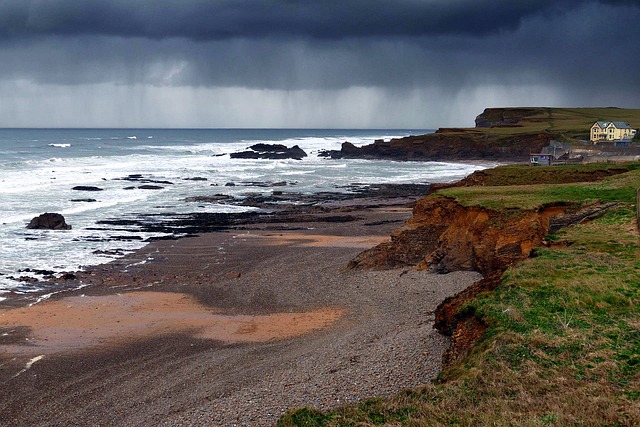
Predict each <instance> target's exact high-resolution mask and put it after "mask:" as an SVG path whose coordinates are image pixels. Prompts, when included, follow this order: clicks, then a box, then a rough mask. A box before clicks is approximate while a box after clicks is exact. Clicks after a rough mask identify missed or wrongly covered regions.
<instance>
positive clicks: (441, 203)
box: [349, 196, 618, 364]
mask: <svg viewBox="0 0 640 427" xmlns="http://www.w3.org/2000/svg"><path fill="white" fill-rule="evenodd" d="M616 205H618V204H617V203H609V204H601V203H593V204H590V205H586V206H583V205H578V204H556V205H552V206H545V207H542V208H540V209H536V210H522V209H511V210H503V211H494V210H490V209H485V208H480V207H473V206H472V207H466V206H463V205H461V204H460V203H458V202H457V201H455V200H453V199H450V198H446V197H443V196H431V197H427V198H423V199H421V200H419V201H418V202H417V203H416V205H415V207H414V211H413V217H412V218H411V219H410V220H409V221H407V222H406V223H405V224H404V225H403V226H402V227H400V228H399V229H397V230H396V231H395V232H394V233H393V234H392V236H391V241H390V242H387V243H382V244H380V245H378V246H376V247H374V248H372V249H369V250H367V251H364V252H362V253H360V254H359V255H358V256H357V257H356V258H355V259H353V260H352V261H351V262H350V264H349V267H350V268H373V269H387V268H401V267H407V268H417V269H430V270H433V271H435V272H439V273H447V272H451V271H456V270H474V271H478V272H480V273H481V274H482V275H483V276H484V279H482V280H480V281H478V282H476V283H474V284H473V285H471V286H470V287H468V288H467V289H465V290H464V291H463V292H461V293H459V294H457V295H455V296H453V297H449V298H447V299H446V300H445V301H444V302H442V303H441V304H440V305H439V306H438V308H437V310H436V313H435V315H436V319H435V327H436V329H438V330H439V331H440V332H441V333H443V334H446V335H449V336H451V338H452V346H451V348H450V350H449V352H448V353H447V354H446V355H445V359H444V362H445V364H447V363H449V362H452V361H455V360H457V359H458V358H460V357H461V356H464V355H465V354H466V352H467V351H468V349H469V348H470V347H471V346H472V345H473V344H474V343H475V342H476V341H477V339H478V338H479V337H481V336H482V334H483V333H484V331H485V330H486V325H484V324H483V323H482V322H481V321H480V320H479V319H478V318H477V317H476V316H474V313H469V312H465V311H461V310H460V308H461V307H462V306H464V305H465V304H466V302H468V301H470V300H472V299H473V298H475V296H476V295H478V294H479V293H480V292H486V291H491V290H493V289H495V288H496V287H497V286H498V285H499V284H500V280H501V276H502V274H503V272H504V271H505V270H506V269H507V268H508V267H509V266H511V265H513V264H515V263H517V262H521V261H523V260H525V259H526V258H528V257H530V256H532V254H534V253H535V248H536V247H540V246H543V245H546V244H548V243H547V242H546V241H545V237H546V236H547V234H548V233H552V232H555V231H557V230H558V229H560V228H562V227H565V226H568V225H572V224H576V223H579V222H582V221H584V220H585V219H591V218H594V217H597V216H600V215H602V214H603V213H604V212H606V211H607V210H608V209H610V208H612V207H613V206H616Z"/></svg>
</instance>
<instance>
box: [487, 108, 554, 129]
mask: <svg viewBox="0 0 640 427" xmlns="http://www.w3.org/2000/svg"><path fill="white" fill-rule="evenodd" d="M541 112H542V110H541V109H540V108H487V109H485V110H484V111H483V112H482V114H480V115H478V116H477V117H476V120H475V122H476V127H478V128H496V127H520V126H523V122H524V121H529V122H531V121H534V119H532V117H533V116H536V115H540V113H541Z"/></svg>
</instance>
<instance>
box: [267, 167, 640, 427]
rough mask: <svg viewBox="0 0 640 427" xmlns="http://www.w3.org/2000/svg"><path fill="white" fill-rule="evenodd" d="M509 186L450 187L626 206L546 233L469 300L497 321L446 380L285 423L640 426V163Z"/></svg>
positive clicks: (506, 197)
mask: <svg viewBox="0 0 640 427" xmlns="http://www.w3.org/2000/svg"><path fill="white" fill-rule="evenodd" d="M500 188H501V189H502V190H503V191H502V192H501V191H499V189H497V188H493V187H478V188H452V189H447V190H445V192H446V194H447V196H449V197H455V198H457V199H459V200H460V201H462V202H463V203H465V204H470V205H479V206H484V207H491V208H494V209H510V208H514V207H522V205H521V204H526V206H527V207H531V208H535V207H536V206H542V205H544V204H547V203H557V202H559V201H562V202H572V203H575V202H578V203H590V202H592V201H594V200H603V201H616V202H621V205H619V206H618V207H617V208H616V209H614V210H611V211H609V212H608V213H607V214H605V215H604V216H602V217H601V218H599V219H597V220H594V221H592V222H589V223H586V224H581V225H578V226H574V227H570V228H566V229H563V230H561V231H559V232H558V233H557V234H555V235H551V236H548V240H549V241H553V242H555V244H553V245H551V246H550V247H546V248H543V249H538V250H537V251H536V256H535V257H533V258H530V259H528V260H526V261H525V262H523V263H521V264H519V265H517V266H515V267H513V268H510V269H509V270H507V271H506V273H505V274H504V275H503V277H502V283H501V284H500V285H499V286H498V288H497V289H496V290H495V291H494V292H491V293H486V294H483V295H481V296H479V297H478V298H476V299H475V300H474V301H472V302H470V303H468V304H467V305H466V306H465V307H464V308H463V310H464V311H466V312H468V313H472V314H474V315H475V316H477V317H478V318H480V319H481V320H482V321H483V322H485V323H486V324H487V325H489V328H488V331H487V333H486V334H485V335H484V337H483V338H482V339H481V341H480V342H479V343H478V344H477V345H476V346H475V347H474V349H473V350H472V351H471V353H470V354H469V355H468V356H467V357H466V358H465V359H464V360H462V361H461V362H458V363H457V364H455V365H453V366H449V367H447V368H446V369H445V370H444V371H443V372H442V373H441V375H440V377H439V381H438V383H437V384H432V385H427V386H425V387H423V388H420V389H415V390H410V391H406V392H404V393H402V394H400V395H398V396H394V397H391V398H384V399H382V398H378V399H372V400H369V401H366V402H363V403H361V404H359V405H354V406H349V407H345V408H340V409H337V410H335V411H333V412H330V413H321V412H319V411H317V410H315V409H310V408H304V409H300V410H297V411H292V412H290V413H288V414H287V415H285V416H284V417H283V418H282V419H281V420H280V421H279V423H278V425H279V426H373V425H398V426H400V425H403V426H404V425H406V426H433V425H460V426H489V425H490V426H514V425H518V426H521V425H522V426H573V425H576V426H634V425H640V238H639V236H638V231H637V228H636V213H635V207H634V206H635V191H636V189H637V188H640V170H637V169H636V170H632V171H631V172H628V173H626V174H622V175H617V176H614V177H610V178H606V179H605V180H603V181H601V182H598V183H578V184H564V185H559V186H555V185H551V186H549V185H546V186H545V185H541V186H537V185H536V186H525V187H523V186H518V188H513V187H510V186H506V187H500ZM496 200H499V202H496Z"/></svg>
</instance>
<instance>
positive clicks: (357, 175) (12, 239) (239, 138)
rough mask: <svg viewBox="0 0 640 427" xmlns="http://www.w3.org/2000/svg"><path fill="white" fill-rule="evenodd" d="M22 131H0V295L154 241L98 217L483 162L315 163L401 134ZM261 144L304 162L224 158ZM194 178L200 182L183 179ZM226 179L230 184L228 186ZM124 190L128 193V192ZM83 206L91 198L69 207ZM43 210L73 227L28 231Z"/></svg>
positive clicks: (228, 208) (413, 176) (447, 177)
mask: <svg viewBox="0 0 640 427" xmlns="http://www.w3.org/2000/svg"><path fill="white" fill-rule="evenodd" d="M23 132H24V137H21V134H20V133H19V132H18V133H17V134H15V135H17V136H15V135H13V136H12V137H13V138H14V139H13V140H11V139H10V138H9V137H4V138H5V139H3V135H4V134H3V131H1V130H0V152H2V157H1V159H0V224H2V226H0V259H2V260H3V262H2V264H1V265H0V294H1V293H3V290H7V289H19V290H20V292H28V291H29V290H33V291H37V289H36V288H33V287H32V286H30V285H28V284H21V283H18V282H15V281H12V280H10V279H8V276H20V275H28V274H29V273H24V274H23V273H18V271H19V270H21V269H25V268H32V269H48V270H54V271H73V270H78V269H83V268H86V267H88V266H91V265H95V264H100V263H103V262H105V261H109V260H110V259H112V258H113V257H115V256H116V255H106V254H105V253H104V252H99V251H110V250H114V249H121V250H122V251H124V252H125V253H126V252H129V251H132V250H135V249H138V248H140V247H142V246H143V245H144V244H145V243H144V242H143V241H137V240H130V241H126V240H125V241H121V240H114V239H112V238H111V237H112V236H113V235H122V236H134V235H135V236H140V237H142V238H143V239H146V238H148V237H151V236H153V234H149V233H134V232H132V231H130V228H127V227H124V226H122V227H116V228H118V230H112V231H109V230H106V229H105V230H100V228H109V226H101V225H99V224H97V222H98V221H100V220H104V219H114V218H129V217H132V218H135V214H162V215H167V214H171V213H177V214H184V213H192V212H244V211H249V210H254V209H255V208H251V207H244V206H236V205H229V204H224V202H221V203H219V204H216V203H187V202H184V200H185V199H186V198H188V197H192V196H209V195H212V194H225V195H229V196H233V197H244V196H245V195H246V194H247V193H256V192H257V193H263V194H269V193H271V192H272V191H273V188H270V187H262V186H260V185H256V186H251V185H248V184H247V183H249V182H257V183H268V182H280V181H286V182H287V184H288V185H287V186H286V187H282V188H280V187H279V188H278V189H279V190H280V189H283V190H285V191H291V192H302V193H312V192H318V191H346V190H345V189H344V188H343V187H344V186H347V185H349V184H351V183H354V182H360V183H417V182H421V183H424V182H448V181H451V180H455V179H459V178H462V177H464V176H466V175H468V174H469V173H471V172H473V171H474V170H476V169H480V168H482V165H471V164H470V165H468V164H460V163H418V162H392V161H369V160H329V159H325V158H320V157H318V153H319V152H320V151H321V150H326V149H331V150H339V149H340V146H341V144H342V143H343V142H344V141H350V142H352V143H353V144H355V145H364V144H369V143H371V142H373V140H375V139H386V140H388V139H390V138H392V137H394V136H403V135H402V133H399V132H384V131H381V132H379V133H378V132H372V131H364V132H360V133H359V132H358V131H317V132H315V131H291V130H284V131H277V130H266V131H244V130H238V131H227V130H221V131H215V130H213V131H206V130H205V131H196V130H194V131H175V130H154V131H153V136H146V135H147V134H143V133H142V132H138V131H136V134H137V135H141V136H140V137H139V138H138V137H137V136H136V135H134V134H133V132H131V133H128V135H129V136H127V134H126V133H124V132H123V131H118V130H77V131H35V130H34V131H28V130H26V131H23ZM5 133H6V132H5ZM143 135H144V136H143ZM10 136H11V135H10ZM34 136H37V137H34ZM133 136H135V138H136V139H133ZM263 136H265V137H264V138H263ZM19 138H22V139H19ZM33 140H38V141H36V142H34V141H33ZM150 140H152V141H150ZM151 142H152V143H151ZM259 142H263V143H267V144H274V143H277V144H283V145H286V146H288V147H290V146H293V145H299V146H300V147H301V148H302V149H303V150H305V151H306V152H307V153H308V154H309V156H308V157H305V158H304V159H303V160H299V161H298V160H275V161H274V160H236V159H231V158H230V157H229V156H228V155H227V154H229V153H233V152H237V151H244V150H246V149H247V147H249V146H251V145H253V144H256V143H259ZM43 143H46V144H47V145H50V146H52V147H55V148H64V150H59V151H58V152H57V153H56V154H57V157H54V158H48V156H46V154H45V153H46V152H47V150H42V144H43ZM29 144H30V145H29ZM49 153H50V152H49ZM221 154H222V156H220V155H221ZM134 174H140V175H141V176H142V178H143V179H147V180H151V181H168V182H171V183H172V184H167V183H157V184H155V185H159V186H162V187H163V189H162V190H161V191H158V190H144V189H140V188H137V187H139V186H140V185H141V184H142V182H138V181H136V180H135V179H134V180H129V179H124V178H127V177H129V176H130V175H134ZM194 177H200V178H204V179H206V180H198V181H196V180H187V178H194ZM230 182H231V183H235V184H237V185H236V186H233V187H231V186H229V187H227V186H225V184H226V183H230ZM79 185H83V186H95V187H99V188H101V189H102V190H103V191H97V192H84V191H75V190H72V188H73V187H75V186H79ZM128 187H133V189H131V190H125V188H128ZM86 199H95V200H96V201H95V202H88V201H74V200H86ZM44 212H59V213H62V214H63V215H64V216H65V218H66V220H67V223H68V224H71V225H72V227H73V228H72V230H70V231H63V232H54V231H40V230H26V229H25V225H26V224H27V223H28V222H29V221H30V220H31V218H33V217H35V216H37V215H40V214H41V213H44ZM112 228H113V227H112ZM96 251H98V252H96ZM31 288H33V289H31ZM36 293H37V292H36ZM5 297H6V294H5ZM5 297H0V298H5Z"/></svg>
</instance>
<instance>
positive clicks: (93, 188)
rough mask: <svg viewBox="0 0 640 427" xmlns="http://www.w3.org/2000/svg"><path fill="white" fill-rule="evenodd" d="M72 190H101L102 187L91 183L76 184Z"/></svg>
mask: <svg viewBox="0 0 640 427" xmlns="http://www.w3.org/2000/svg"><path fill="white" fill-rule="evenodd" d="M72 190H76V191H103V190H104V189H103V188H100V187H94V186H91V185H76V186H75V187H73V188H72Z"/></svg>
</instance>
